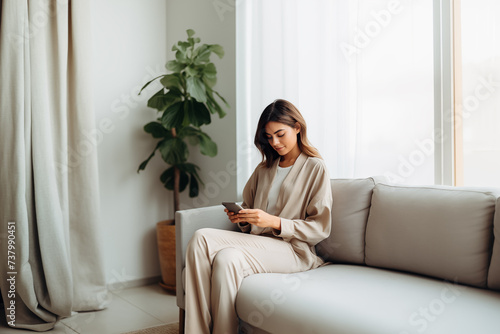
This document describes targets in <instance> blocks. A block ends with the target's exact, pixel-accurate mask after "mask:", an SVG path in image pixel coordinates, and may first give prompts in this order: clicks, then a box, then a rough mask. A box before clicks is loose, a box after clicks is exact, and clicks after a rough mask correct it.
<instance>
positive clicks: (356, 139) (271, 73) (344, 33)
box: [236, 0, 435, 194]
mask: <svg viewBox="0 0 500 334" xmlns="http://www.w3.org/2000/svg"><path fill="white" fill-rule="evenodd" d="M236 12H237V76H238V80H237V82H238V106H237V117H238V120H237V124H238V129H237V131H238V167H239V174H238V191H239V193H240V194H241V190H242V188H243V187H244V185H245V182H246V180H247V179H248V177H249V175H250V173H251V172H252V171H253V169H254V167H255V165H256V164H257V163H258V162H259V161H260V155H259V154H258V152H256V149H255V148H254V147H253V136H254V133H255V127H256V124H257V120H258V117H259V115H260V113H261V112H262V110H263V109H264V108H265V106H266V105H268V104H269V103H271V102H272V101H273V100H274V99H276V98H284V99H287V100H290V101H291V102H292V103H294V104H295V105H296V106H297V107H298V108H299V110H300V111H301V113H302V114H303V115H304V117H305V118H306V122H307V125H308V128H309V136H310V139H311V142H312V143H313V145H314V146H316V147H317V148H318V149H319V151H320V153H321V155H322V156H323V158H324V159H325V161H326V163H327V165H328V168H329V171H330V175H331V177H332V178H334V177H335V178H341V177H349V178H351V177H366V176H373V175H386V176H387V177H389V178H390V179H391V180H392V181H394V182H404V183H433V177H434V173H433V166H434V161H433V159H434V157H433V150H434V148H433V143H434V140H435V138H434V131H433V117H434V116H433V115H434V111H433V53H432V47H433V39H432V0H420V1H413V0H400V1H398V0H359V1H340V0H327V1H325V0H307V1H306V0H252V1H247V0H242V1H238V2H237V6H236Z"/></svg>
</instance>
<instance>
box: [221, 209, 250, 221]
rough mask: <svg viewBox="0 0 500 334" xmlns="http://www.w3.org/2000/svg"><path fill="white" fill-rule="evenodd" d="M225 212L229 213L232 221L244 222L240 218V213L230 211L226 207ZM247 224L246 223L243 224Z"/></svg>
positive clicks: (228, 215) (228, 216)
mask: <svg viewBox="0 0 500 334" xmlns="http://www.w3.org/2000/svg"><path fill="white" fill-rule="evenodd" d="M224 212H225V213H226V214H227V218H229V220H230V221H231V223H233V224H236V223H243V222H242V221H241V219H239V218H238V215H237V214H236V213H234V212H232V211H229V210H228V209H224ZM243 225H245V224H243Z"/></svg>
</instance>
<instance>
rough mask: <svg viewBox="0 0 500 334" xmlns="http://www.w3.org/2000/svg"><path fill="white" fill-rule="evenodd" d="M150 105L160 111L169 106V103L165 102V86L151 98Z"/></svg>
mask: <svg viewBox="0 0 500 334" xmlns="http://www.w3.org/2000/svg"><path fill="white" fill-rule="evenodd" d="M148 107H150V108H154V109H157V110H158V111H163V110H165V109H166V108H167V104H166V103H165V90H164V89H163V88H162V89H160V90H159V91H157V92H156V93H155V94H154V95H153V96H151V97H150V98H149V100H148Z"/></svg>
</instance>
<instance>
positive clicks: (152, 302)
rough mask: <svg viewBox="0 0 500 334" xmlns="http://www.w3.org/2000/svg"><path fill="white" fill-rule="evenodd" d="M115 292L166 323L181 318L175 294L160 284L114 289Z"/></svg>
mask: <svg viewBox="0 0 500 334" xmlns="http://www.w3.org/2000/svg"><path fill="white" fill-rule="evenodd" d="M113 294H115V295H117V296H118V297H120V298H122V299H124V300H126V301H128V302H129V303H131V304H133V305H135V306H136V307H138V308H140V309H141V310H143V311H144V312H146V313H148V314H150V315H152V316H153V317H155V318H157V319H158V320H160V321H162V322H164V323H167V324H168V323H172V322H176V321H178V320H179V308H178V307H177V299H176V296H175V294H173V293H169V292H166V291H165V290H164V289H163V288H162V287H160V286H159V285H158V284H152V285H148V286H144V287H138V288H129V289H124V290H120V291H113Z"/></svg>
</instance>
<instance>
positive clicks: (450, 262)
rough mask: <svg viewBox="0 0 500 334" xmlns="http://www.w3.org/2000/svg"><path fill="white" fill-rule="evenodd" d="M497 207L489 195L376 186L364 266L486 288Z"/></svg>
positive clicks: (367, 229)
mask: <svg viewBox="0 0 500 334" xmlns="http://www.w3.org/2000/svg"><path fill="white" fill-rule="evenodd" d="M495 204H496V196H494V195H493V194H492V193H490V192H487V191H484V192H482V191H474V190H467V189H461V188H453V187H438V186H434V187H409V186H390V185H382V184H379V185H376V186H375V188H374V191H373V197H372V207H371V210H370V215H369V217H368V223H367V228H366V247H365V261H366V264H367V265H370V266H376V267H382V268H390V269H397V270H403V271H408V272H414V273H419V274H423V275H428V276H433V277H438V278H441V279H444V280H449V281H455V282H459V283H463V284H469V285H473V286H477V287H486V282H487V275H488V267H489V263H490V256H491V247H492V242H493V235H492V228H493V216H494V213H495Z"/></svg>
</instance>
